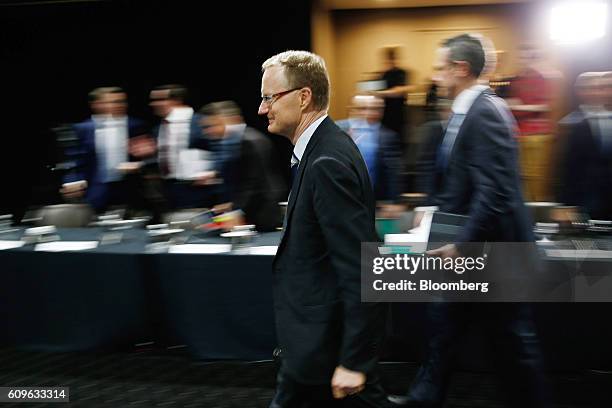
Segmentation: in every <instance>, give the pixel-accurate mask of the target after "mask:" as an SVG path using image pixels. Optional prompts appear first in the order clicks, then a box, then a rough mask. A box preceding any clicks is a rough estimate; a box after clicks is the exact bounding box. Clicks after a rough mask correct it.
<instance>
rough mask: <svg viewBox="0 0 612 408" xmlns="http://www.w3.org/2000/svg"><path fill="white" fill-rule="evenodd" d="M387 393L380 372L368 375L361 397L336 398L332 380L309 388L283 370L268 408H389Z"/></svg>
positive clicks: (278, 376) (278, 377)
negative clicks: (382, 384) (332, 389)
mask: <svg viewBox="0 0 612 408" xmlns="http://www.w3.org/2000/svg"><path fill="white" fill-rule="evenodd" d="M387 406H389V405H388V402H387V395H386V393H385V392H384V390H383V388H382V386H381V384H380V379H379V376H378V374H377V373H372V374H369V375H368V382H367V384H366V387H365V389H364V390H363V391H361V392H360V393H359V394H355V395H352V396H347V397H346V398H343V399H334V397H333V395H332V391H331V378H330V380H329V381H328V382H327V383H326V384H321V385H307V384H301V383H298V382H297V381H295V380H293V379H291V378H289V377H288V376H287V375H286V374H285V373H284V371H283V368H282V366H281V368H280V369H279V371H278V375H277V377H276V393H275V395H274V399H273V400H272V402H271V403H270V407H269V408H328V407H329V408H332V407H333V408H336V407H341V408H382V407H387Z"/></svg>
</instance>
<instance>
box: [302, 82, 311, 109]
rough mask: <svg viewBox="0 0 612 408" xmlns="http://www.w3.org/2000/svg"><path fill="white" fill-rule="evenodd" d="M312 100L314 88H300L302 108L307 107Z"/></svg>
mask: <svg viewBox="0 0 612 408" xmlns="http://www.w3.org/2000/svg"><path fill="white" fill-rule="evenodd" d="M311 101H312V89H310V88H309V87H307V86H306V87H304V88H302V89H300V108H301V109H306V107H307V106H308V105H310V102H311Z"/></svg>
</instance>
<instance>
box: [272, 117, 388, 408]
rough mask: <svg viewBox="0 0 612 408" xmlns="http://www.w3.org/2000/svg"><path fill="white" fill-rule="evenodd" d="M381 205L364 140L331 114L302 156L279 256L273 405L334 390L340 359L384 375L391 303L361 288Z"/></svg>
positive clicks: (275, 266)
mask: <svg viewBox="0 0 612 408" xmlns="http://www.w3.org/2000/svg"><path fill="white" fill-rule="evenodd" d="M374 209H375V203H374V194H373V192H372V187H371V185H370V181H369V177H368V172H367V169H366V166H365V163H364V162H363V159H362V157H361V155H360V153H359V150H358V149H357V146H356V145H355V144H354V143H353V141H352V140H351V139H350V137H349V136H348V135H346V134H345V133H344V132H343V131H342V130H341V129H340V128H338V126H336V124H335V123H334V122H333V121H332V120H331V119H329V118H325V119H324V120H323V121H322V122H321V124H320V125H319V127H318V128H317V129H316V131H315V132H314V134H313V136H312V138H311V139H310V141H309V143H308V145H307V147H306V149H305V151H304V154H303V156H302V159H301V161H300V163H299V167H298V170H297V174H296V176H295V180H294V182H293V187H292V190H291V193H290V198H289V204H288V208H287V215H286V227H285V230H284V234H283V237H282V239H281V242H280V245H279V248H278V252H277V255H276V257H275V258H274V262H273V275H274V310H275V318H276V330H277V335H278V341H279V346H280V348H281V349H282V358H281V360H282V363H281V369H280V371H279V376H278V388H277V394H276V396H275V399H274V401H273V402H272V405H271V407H294V406H302V405H298V404H297V402H296V399H297V400H300V399H303V398H306V399H309V400H311V398H312V397H311V396H312V395H314V394H316V392H314V391H313V390H316V389H319V390H321V392H320V393H319V394H320V395H326V394H327V395H331V385H330V384H331V378H332V374H333V373H334V370H335V368H336V367H337V366H338V365H342V366H344V367H345V368H347V369H349V370H354V371H360V372H363V373H366V375H367V376H368V381H370V380H372V381H374V380H376V379H377V377H376V365H377V361H378V360H377V350H376V349H377V346H378V344H379V335H380V333H382V329H381V325H382V324H384V322H383V320H384V319H383V318H382V317H383V316H384V309H382V307H383V306H382V305H381V304H377V303H362V302H361V290H360V276H361V272H360V252H361V243H362V242H376V241H377V240H378V239H377V235H376V231H375V227H374ZM373 388H374V387H369V386H368V387H366V391H364V392H362V393H360V394H363V395H366V394H367V395H369V394H368V392H369V390H371V389H373ZM305 394H309V395H305ZM356 399H357V398H355V397H349V400H356ZM383 399H384V397H383ZM311 402H312V400H311ZM328 402H329V401H328ZM313 404H314V405H310V406H312V407H318V406H327V405H317V403H313ZM368 406H377V405H368Z"/></svg>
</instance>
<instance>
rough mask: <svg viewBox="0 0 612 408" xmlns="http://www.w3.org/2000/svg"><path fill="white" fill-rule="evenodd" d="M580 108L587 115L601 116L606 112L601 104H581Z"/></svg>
mask: <svg viewBox="0 0 612 408" xmlns="http://www.w3.org/2000/svg"><path fill="white" fill-rule="evenodd" d="M580 110H581V111H582V112H583V113H585V114H586V115H587V116H603V115H605V114H606V113H607V111H606V110H605V109H604V107H603V106H601V105H587V104H581V105H580Z"/></svg>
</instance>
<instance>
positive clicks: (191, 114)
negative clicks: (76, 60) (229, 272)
mask: <svg viewBox="0 0 612 408" xmlns="http://www.w3.org/2000/svg"><path fill="white" fill-rule="evenodd" d="M186 99H187V89H186V88H185V87H183V86H181V85H174V84H170V85H163V86H159V87H156V88H155V89H153V90H152V91H151V93H150V106H151V109H152V110H153V112H154V113H155V115H156V116H158V117H159V124H158V125H157V126H154V127H153V128H149V127H147V126H146V125H145V124H144V123H143V122H142V121H140V120H138V119H136V118H132V117H129V116H128V115H127V95H126V93H125V92H124V91H123V90H122V89H121V88H118V87H105V88H97V89H95V90H93V91H92V92H91V93H90V95H89V101H90V108H91V112H92V115H91V117H90V118H89V119H87V120H85V121H83V122H81V123H77V124H75V125H74V126H73V127H72V131H73V132H74V134H75V137H74V139H75V140H76V143H74V144H73V145H71V146H69V147H68V148H66V151H65V157H64V159H65V164H64V166H63V168H64V169H65V176H64V180H63V185H62V187H61V193H62V196H63V197H64V199H65V200H66V201H67V202H85V203H87V204H89V205H90V206H91V207H92V208H93V209H94V210H95V212H96V213H98V214H102V213H104V212H106V211H108V210H109V209H113V208H117V207H124V208H125V207H127V210H128V213H129V214H130V215H134V214H147V215H151V216H152V217H153V222H155V221H161V219H162V218H161V217H162V216H163V214H166V213H168V212H169V211H175V210H180V209H187V208H189V209H202V210H204V209H213V210H214V211H215V212H216V213H226V212H231V211H237V212H238V216H239V221H238V222H240V223H249V224H252V225H255V226H256V227H257V228H258V229H259V230H261V231H270V230H275V228H276V227H277V226H279V225H280V224H281V212H280V210H279V207H278V203H279V202H281V201H283V200H285V199H286V193H287V190H286V185H285V184H286V183H285V181H284V178H283V176H282V174H279V171H278V170H276V166H273V164H274V161H275V158H274V157H273V155H272V147H271V141H270V140H269V139H268V138H266V137H265V136H264V135H263V134H261V133H260V132H259V131H257V130H255V129H253V128H251V127H249V126H247V125H246V124H245V123H244V120H243V118H242V113H241V111H240V108H239V107H238V105H237V104H236V103H235V102H233V101H219V102H214V103H210V104H207V105H205V106H203V107H202V108H201V109H200V110H199V111H195V110H194V109H193V108H192V107H191V106H188V105H187V104H186V102H185V101H186Z"/></svg>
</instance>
